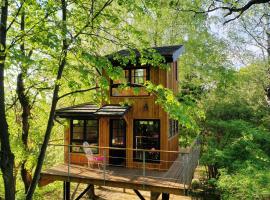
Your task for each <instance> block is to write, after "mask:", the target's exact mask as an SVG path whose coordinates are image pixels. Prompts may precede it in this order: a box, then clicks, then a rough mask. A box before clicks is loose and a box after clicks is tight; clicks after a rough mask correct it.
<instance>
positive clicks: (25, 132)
mask: <svg viewBox="0 0 270 200" xmlns="http://www.w3.org/2000/svg"><path fill="white" fill-rule="evenodd" d="M20 25H21V31H22V32H23V31H24V30H25V12H24V9H23V8H22V14H21V24H20ZM20 50H21V54H22V55H23V56H26V53H25V43H24V41H23V42H22V43H21V44H20ZM30 56H31V51H30V53H29V55H28V57H30ZM20 70H21V72H20V73H19V74H18V76H17V90H16V92H17V95H18V99H19V102H20V105H21V107H22V115H21V119H22V120H21V122H22V136H21V139H22V143H23V145H24V147H23V148H24V151H25V152H27V151H28V150H29V149H28V136H29V128H30V124H29V118H30V114H31V112H30V111H31V106H30V103H29V98H28V97H27V94H26V93H25V85H24V78H25V77H26V76H27V67H26V66H24V65H21V66H20ZM26 162H27V158H25V159H24V160H23V161H22V164H21V177H22V181H23V183H24V189H25V194H26V193H27V191H28V189H29V186H30V184H31V182H32V175H31V173H30V172H29V171H28V170H27V169H26V166H25V164H26Z"/></svg>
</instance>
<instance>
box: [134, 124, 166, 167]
mask: <svg viewBox="0 0 270 200" xmlns="http://www.w3.org/2000/svg"><path fill="white" fill-rule="evenodd" d="M136 121H153V122H158V129H159V131H158V135H159V137H158V143H157V146H158V149H156V150H160V148H161V147H160V144H161V143H160V139H161V127H160V125H161V123H160V119H134V120H133V149H136V136H137V135H136V132H137V131H136V126H135V124H136ZM138 149H145V150H150V149H146V148H138ZM136 153H137V151H136V150H134V151H133V161H135V162H143V159H138V158H137V157H136ZM156 153H157V156H158V158H157V160H154V159H150V160H147V157H148V156H149V155H148V154H149V152H146V156H145V157H146V158H145V162H146V163H160V152H156Z"/></svg>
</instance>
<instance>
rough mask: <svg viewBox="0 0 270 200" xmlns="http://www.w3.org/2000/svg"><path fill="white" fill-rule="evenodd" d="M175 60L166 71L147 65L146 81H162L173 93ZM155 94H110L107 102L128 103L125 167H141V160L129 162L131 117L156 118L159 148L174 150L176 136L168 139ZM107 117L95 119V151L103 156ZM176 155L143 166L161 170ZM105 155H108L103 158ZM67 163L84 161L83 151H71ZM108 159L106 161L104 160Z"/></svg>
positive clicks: (166, 119)
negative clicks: (96, 140) (97, 141)
mask: <svg viewBox="0 0 270 200" xmlns="http://www.w3.org/2000/svg"><path fill="white" fill-rule="evenodd" d="M176 68H177V63H176V62H174V63H171V67H170V70H165V69H159V68H151V69H150V81H152V82H153V83H155V84H162V85H163V86H164V87H167V88H170V89H172V90H173V91H174V92H175V93H177V91H178V81H177V80H176ZM155 100H156V97H155V96H154V95H152V94H150V95H148V96H132V97H110V102H109V103H110V104H119V103H121V102H125V101H128V102H129V103H131V106H132V107H131V109H130V110H129V111H128V113H127V114H126V115H125V116H124V119H125V121H126V148H127V150H126V159H127V160H126V166H127V167H128V168H141V167H142V163H141V162H135V161H133V152H132V151H131V150H130V149H133V122H134V119H153V120H155V119H159V120H160V150H165V151H177V150H178V137H177V136H174V137H172V138H168V132H169V116H168V114H167V113H166V112H165V111H164V110H163V108H162V107H161V106H160V105H158V104H156V103H155ZM110 119H114V118H109V117H101V118H100V119H99V146H100V148H101V149H100V150H99V154H100V155H103V152H104V151H103V150H102V148H104V147H106V148H107V147H109V139H110V123H109V121H110ZM69 141H70V129H69V128H66V129H65V144H69V143H70V142H69ZM105 151H106V155H107V156H108V155H109V150H108V149H106V150H105ZM65 152H66V156H65V161H66V162H67V161H68V157H67V153H68V152H67V148H66V149H65ZM176 157H177V155H176V154H174V155H173V154H172V153H163V152H161V154H160V160H161V162H160V163H147V164H146V167H147V168H149V169H158V170H165V169H168V168H169V167H170V165H171V161H174V160H175V159H176ZM107 158H108V157H107ZM70 161H71V163H74V164H86V163H87V160H86V158H85V154H83V153H71V156H70ZM107 161H108V160H107Z"/></svg>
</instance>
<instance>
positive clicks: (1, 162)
mask: <svg viewBox="0 0 270 200" xmlns="http://www.w3.org/2000/svg"><path fill="white" fill-rule="evenodd" d="M8 7H9V2H8V0H5V1H2V4H1V21H0V130H1V133H0V145H1V151H0V167H1V171H2V172H3V179H4V185H5V199H11V200H12V199H15V185H14V177H13V167H14V154H13V153H12V152H11V148H10V142H9V132H8V124H7V120H6V113H5V112H6V109H5V87H4V77H5V76H4V68H5V62H6V53H7V52H6V51H7V45H6V42H7V30H8V24H7V17H8Z"/></svg>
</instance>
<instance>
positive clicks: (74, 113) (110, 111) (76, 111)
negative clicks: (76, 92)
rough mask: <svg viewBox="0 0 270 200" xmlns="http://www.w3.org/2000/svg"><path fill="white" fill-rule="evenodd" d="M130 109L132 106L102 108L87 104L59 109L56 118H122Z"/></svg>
mask: <svg viewBox="0 0 270 200" xmlns="http://www.w3.org/2000/svg"><path fill="white" fill-rule="evenodd" d="M129 109H130V106H122V105H116V104H107V105H103V106H102V107H98V106H97V105H95V104H90V103H86V104H80V105H76V106H70V107H66V108H61V109H58V110H56V116H58V117H61V118H74V117H76V118H80V117H82V118H85V117H91V118H92V117H93V118H98V117H102V116H108V117H122V116H124V115H125V114H126V113H127V112H128V110H129Z"/></svg>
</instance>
